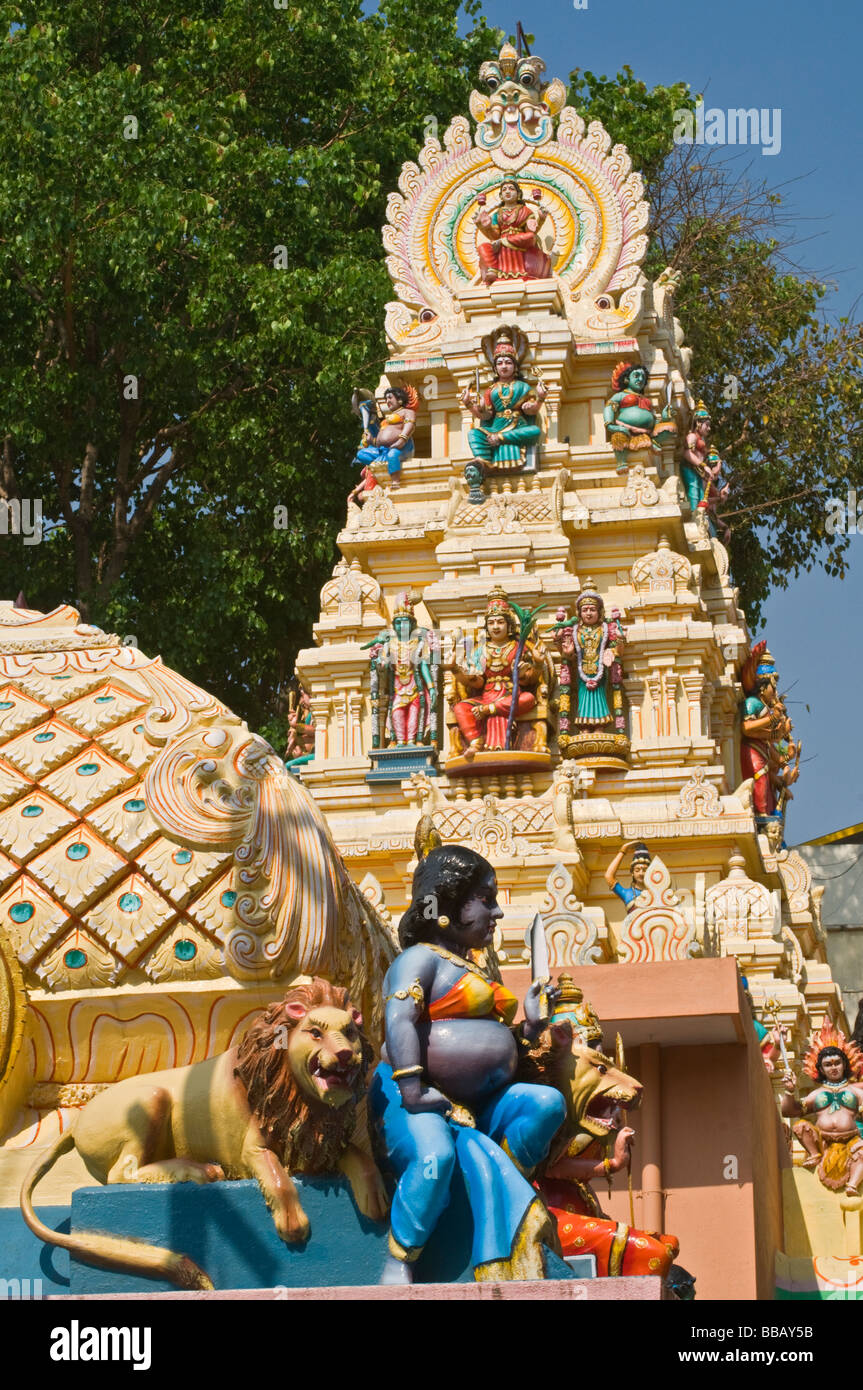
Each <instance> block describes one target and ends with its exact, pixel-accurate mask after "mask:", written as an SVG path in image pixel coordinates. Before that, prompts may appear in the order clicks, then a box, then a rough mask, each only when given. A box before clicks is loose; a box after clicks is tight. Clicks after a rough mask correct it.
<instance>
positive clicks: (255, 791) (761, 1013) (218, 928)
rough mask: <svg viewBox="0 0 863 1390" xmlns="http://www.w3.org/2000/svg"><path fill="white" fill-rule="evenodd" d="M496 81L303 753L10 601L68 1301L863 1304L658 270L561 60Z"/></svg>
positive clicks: (9, 751) (433, 159) (707, 464)
mask: <svg viewBox="0 0 863 1390" xmlns="http://www.w3.org/2000/svg"><path fill="white" fill-rule="evenodd" d="M479 88H480V89H481V90H479V89H478V90H477V91H475V92H474V93H473V94H472V97H471V102H470V116H471V117H472V120H469V119H468V118H467V116H459V117H457V118H456V119H454V120H453V121H452V123H451V124H450V126H449V128H448V129H447V130H446V131H445V133H444V134H443V135H442V137H441V139H437V138H432V137H429V138H428V139H427V140H426V143H425V144H424V146H423V148H422V150H421V151H420V152H419V155H418V157H417V162H416V163H408V164H406V165H405V166H404V168H403V171H402V175H401V178H400V180H399V188H398V190H394V191H393V192H392V194H391V196H390V198H389V203H388V211H387V225H386V226H385V227H384V229H383V244H384V250H385V254H386V264H387V268H388V270H389V274H390V276H391V279H392V285H393V298H392V301H391V303H390V304H389V305H388V306H387V313H386V325H385V327H386V335H387V343H388V351H389V354H390V355H389V360H388V361H387V363H386V369H385V372H384V374H383V377H382V379H381V380H380V382H378V383H375V382H358V383H352V384H351V385H352V386H354V385H355V387H356V389H355V391H354V399H353V406H354V410H355V413H356V416H357V449H356V457H355V460H354V462H355V464H356V470H357V472H356V477H357V480H358V481H357V485H356V487H355V488H354V489H353V491H352V492H351V494H350V497H349V498H348V500H347V514H346V517H345V523H344V526H343V528H342V530H341V531H340V533H339V535H338V551H339V557H338V560H337V562H336V564H335V567H334V569H333V573H332V578H331V579H330V580H328V582H327V583H326V584H325V585H324V588H323V590H322V592H321V604H320V617H319V620H318V622H317V623H316V624H315V626H314V630H313V632H312V633H310V634H309V642H308V646H307V647H306V648H305V649H304V650H302V651H301V652H300V653H299V656H298V658H297V662H296V676H297V682H296V686H295V689H294V692H293V698H292V705H291V715H290V734H289V742H288V754H287V765H286V764H285V762H283V761H282V759H281V758H279V757H277V756H276V754H275V753H274V752H273V751H272V749H271V748H270V747H269V746H268V745H267V744H266V743H265V742H264V741H263V740H262V739H261V738H259V737H258V736H257V735H255V734H254V733H253V732H251V731H250V730H249V729H248V728H247V727H246V726H245V725H244V724H243V723H242V722H241V721H240V720H239V719H238V718H237V717H235V716H234V715H233V714H232V713H231V711H230V710H228V709H226V708H225V707H224V706H223V705H222V704H221V703H220V702H219V701H218V700H216V699H215V698H213V697H211V696H210V695H208V694H207V692H205V691H203V690H201V689H199V688H197V687H195V686H193V685H191V684H190V683H189V682H188V681H187V680H186V679H185V678H184V677H183V676H182V675H181V674H177V673H176V672H174V671H172V670H169V669H168V668H167V667H165V666H164V665H163V664H162V662H161V661H160V659H159V657H158V656H154V657H151V656H148V655H145V654H144V653H143V652H141V651H139V650H138V649H137V648H135V647H129V646H124V645H123V644H122V643H121V641H120V640H119V639H118V638H117V637H115V636H112V635H110V634H106V633H104V632H102V631H100V630H98V629H96V628H94V627H90V626H87V625H85V624H83V623H81V621H80V620H79V616H78V614H77V613H76V612H75V611H74V610H73V609H71V608H69V607H63V608H59V609H57V610H55V611H54V612H51V613H46V614H42V613H39V612H35V611H31V610H29V609H26V608H20V607H16V606H13V605H12V603H11V602H8V603H5V604H0V1237H2V1239H0V1250H2V1251H3V1252H4V1255H6V1254H7V1253H8V1252H14V1269H15V1270H16V1271H20V1273H19V1275H18V1277H21V1278H24V1277H27V1278H32V1279H41V1280H42V1281H43V1282H44V1284H45V1286H46V1287H49V1288H50V1290H51V1291H52V1292H59V1293H72V1294H82V1293H100V1294H103V1295H109V1294H111V1293H114V1292H122V1291H131V1292H138V1293H142V1292H144V1293H146V1292H148V1291H158V1290H167V1289H172V1288H187V1289H199V1290H200V1289H207V1288H211V1287H213V1286H215V1288H217V1289H241V1288H244V1289H264V1288H269V1289H272V1288H278V1289H280V1290H282V1292H284V1291H285V1290H287V1291H290V1290H292V1289H302V1288H312V1287H318V1288H319V1287H321V1286H332V1287H335V1288H348V1289H349V1288H351V1287H353V1288H355V1289H356V1288H357V1287H359V1286H363V1287H366V1288H368V1287H370V1286H372V1285H374V1286H380V1285H385V1286H389V1288H390V1290H391V1295H390V1296H396V1294H395V1292H394V1290H395V1289H396V1288H397V1289H398V1291H399V1292H398V1296H401V1297H405V1298H410V1297H412V1296H415V1295H416V1293H417V1292H418V1286H419V1285H421V1284H423V1283H448V1284H452V1285H456V1286H457V1288H458V1289H459V1290H461V1291H462V1296H468V1293H469V1292H473V1291H475V1290H476V1287H477V1285H478V1284H483V1283H486V1284H487V1283H489V1282H491V1283H497V1284H501V1285H503V1284H511V1283H512V1281H514V1280H515V1281H523V1280H543V1279H545V1280H551V1281H555V1290H556V1292H555V1295H554V1296H555V1297H561V1296H564V1294H565V1285H566V1283H567V1281H572V1280H578V1281H581V1282H582V1283H583V1285H584V1286H585V1287H586V1288H587V1291H588V1292H587V1297H588V1299H589V1298H590V1297H591V1296H592V1295H591V1292H590V1290H591V1288H597V1289H598V1288H599V1286H600V1281H601V1282H602V1286H603V1287H605V1286H606V1284H607V1282H611V1283H614V1282H615V1281H616V1284H615V1287H616V1288H617V1289H618V1290H619V1296H620V1297H622V1298H630V1297H635V1296H639V1297H649V1298H655V1299H657V1300H658V1299H662V1298H669V1297H682V1298H687V1297H691V1296H692V1294H693V1290H694V1293H695V1296H696V1297H697V1298H707V1299H750V1300H755V1299H759V1300H769V1299H773V1298H777V1297H778V1298H785V1299H788V1298H807V1299H815V1298H839V1297H845V1298H847V1297H851V1298H854V1297H861V1296H863V1282H861V1281H863V1261H861V1255H863V1250H861V1212H863V1195H861V1194H863V1188H861V1181H863V1139H861V1138H860V1133H859V1132H858V1127H857V1116H858V1115H859V1113H860V1109H861V1106H863V1055H861V1054H860V1053H859V1052H858V1051H857V1049H856V1047H855V1046H854V1044H853V1042H851V1041H850V1029H849V1025H848V1021H847V1019H846V1018H845V1016H844V1013H843V1011H842V1001H841V996H840V993H839V990H838V988H837V985H836V984H835V983H834V980H833V978H832V976H831V971H830V967H829V965H828V963H827V959H826V953H825V936H824V932H823V930H822V926H821V922H820V915H819V899H820V895H821V890H820V889H819V888H818V886H817V885H815V884H813V882H812V880H811V876H810V873H809V870H808V869H807V866H806V864H805V863H804V861H803V859H802V858H801V856H800V855H799V854H797V853H796V852H795V851H794V850H790V849H788V848H787V847H786V844H785V836H784V816H785V808H786V805H787V801H788V798H789V797H790V796H791V795H792V794H796V795H798V796H804V795H805V785H803V784H801V783H798V781H797V773H798V764H799V746H798V745H797V743H796V741H795V735H794V730H793V728H792V726H791V722H790V720H789V718H788V714H787V711H786V709H785V706H784V703H783V699H782V695H781V678H780V674H779V670H780V667H781V652H778V651H776V652H774V653H773V654H771V652H770V651H769V650H768V648H767V645H766V643H765V642H764V641H756V640H755V638H756V634H753V633H750V631H749V629H748V628H747V623H746V617H745V614H744V612H743V611H742V610H741V607H740V606H739V596H738V591H737V589H735V587H734V583H733V576H732V575H731V574H730V573H729V558H728V551H727V549H726V545H725V544H724V541H725V540H727V535H726V533H725V531H724V524H723V522H722V518H721V516H720V515H718V514H717V509H718V505H719V503H720V501H721V498H722V496H723V488H724V482H723V473H722V461H721V459H720V457H719V456H718V454H717V453H716V451H715V450H714V449H713V448H712V446H711V445H710V442H709V437H710V419H709V415H708V412H707V411H706V409H705V408H704V406H703V405H702V404H701V402H700V399H699V390H698V382H697V380H692V379H691V377H690V356H691V354H690V351H689V349H688V348H687V346H686V325H685V324H681V323H679V322H678V321H677V319H676V318H675V317H674V291H675V279H674V276H673V275H672V274H671V273H670V272H666V273H664V274H662V275H660V276H659V278H658V279H657V280H655V281H650V280H649V279H648V278H647V277H646V276H645V273H644V271H643V269H642V263H643V260H644V257H645V253H646V250H647V235H646V228H647V224H648V207H647V204H646V203H645V201H644V199H643V184H642V179H641V177H640V175H639V173H638V171H637V170H634V169H633V168H632V167H631V161H630V157H629V155H628V153H627V151H626V149H625V148H624V147H623V146H622V145H615V146H612V144H611V140H610V138H609V136H608V134H607V133H606V131H605V130H604V129H603V127H602V126H601V125H600V124H599V123H597V122H594V123H592V124H591V125H589V126H587V127H586V126H585V123H584V122H583V120H582V119H581V118H580V117H579V115H578V114H577V113H576V112H575V110H573V109H571V108H569V107H567V106H566V105H565V104H564V103H565V98H566V90H565V87H564V86H563V84H562V83H561V82H560V81H559V80H554V81H551V82H547V81H546V78H545V64H544V63H543V62H542V60H541V59H539V58H537V57H531V56H521V57H520V56H519V55H518V54H517V53H516V51H515V50H514V49H513V48H511V47H510V46H508V45H506V46H504V48H503V49H502V50H501V52H500V54H499V56H498V58H497V59H496V60H494V61H490V62H487V63H485V64H483V66H482V68H481V70H480V73H479ZM792 787H793V788H794V793H792ZM262 1193H263V1198H262V1196H261V1194H262ZM46 1252H47V1253H46ZM8 1258H9V1259H11V1258H12V1255H11V1254H9V1255H8ZM0 1266H2V1261H0ZM5 1273H6V1271H5V1270H4V1269H3V1268H2V1267H0V1276H3V1275H4V1274H5ZM9 1273H10V1275H11V1273H12V1265H11V1264H10V1270H9ZM634 1280H638V1281H643V1282H642V1283H641V1285H640V1286H639V1287H640V1293H639V1294H638V1295H636V1294H635V1293H634V1292H633V1288H634V1286H633V1283H632V1281H634ZM594 1281H597V1282H596V1283H594ZM561 1290H563V1291H564V1292H563V1293H561ZM858 1290H860V1292H858Z"/></svg>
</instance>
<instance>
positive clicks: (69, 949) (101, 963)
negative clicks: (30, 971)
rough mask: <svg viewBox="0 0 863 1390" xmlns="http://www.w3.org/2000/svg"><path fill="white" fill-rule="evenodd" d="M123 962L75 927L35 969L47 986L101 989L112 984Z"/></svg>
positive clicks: (52, 988)
mask: <svg viewBox="0 0 863 1390" xmlns="http://www.w3.org/2000/svg"><path fill="white" fill-rule="evenodd" d="M122 971H123V962H122V961H119V960H117V957H116V956H114V955H112V954H111V952H110V951H108V950H106V948H105V946H104V945H103V944H102V942H101V941H97V940H96V939H95V937H93V936H91V935H90V933H89V932H87V931H83V930H82V928H81V927H75V928H74V929H73V930H72V931H70V932H67V933H66V934H65V936H63V938H62V939H61V940H60V941H58V942H56V944H55V945H54V946H52V947H51V950H50V951H48V952H47V953H46V955H45V956H43V958H42V960H41V961H40V962H39V964H38V965H36V966H34V972H35V974H36V975H38V976H39V979H40V980H41V981H42V983H43V984H44V986H45V988H46V989H51V990H64V989H74V990H79V989H82V988H87V987H88V986H89V987H90V988H97V989H98V988H100V987H104V986H105V985H109V984H113V983H114V980H115V979H116V977H117V975H118V974H121V973H122Z"/></svg>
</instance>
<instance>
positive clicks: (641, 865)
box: [605, 840, 653, 912]
mask: <svg viewBox="0 0 863 1390" xmlns="http://www.w3.org/2000/svg"><path fill="white" fill-rule="evenodd" d="M628 849H632V864H631V866H630V876H631V882H630V883H629V884H628V885H627V884H620V883H618V881H617V874H618V870H619V869H620V865H621V863H622V861H623V856H624V855H625V854H626V851H627V850H628ZM652 858H653V856H652V855H651V853H650V850H649V849H648V848H647V845H645V844H644V843H643V842H642V841H641V840H627V841H626V843H625V844H623V845H621V847H620V849H619V850H618V852H617V854H616V855H615V856H614V858H613V859H612V861H611V863H610V864H609V866H608V868H607V869H606V871H605V881H606V883H607V884H608V886H609V888H610V889H611V891H612V893H615V894H616V895H617V897H618V898H620V901H621V902H622V903H623V905H624V907H625V908H626V910H627V912H629V910H630V908H631V907H632V905H633V903H634V902H635V900H636V898H637V897H639V895H640V894H641V893H643V892H644V875H645V874H646V873H647V868H648V865H649V864H650V861H651V859H652Z"/></svg>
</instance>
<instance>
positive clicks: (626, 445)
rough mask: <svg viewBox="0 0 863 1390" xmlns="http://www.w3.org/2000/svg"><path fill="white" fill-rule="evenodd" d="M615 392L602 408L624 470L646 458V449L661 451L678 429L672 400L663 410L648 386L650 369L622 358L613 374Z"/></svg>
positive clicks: (617, 462) (619, 469) (620, 469)
mask: <svg viewBox="0 0 863 1390" xmlns="http://www.w3.org/2000/svg"><path fill="white" fill-rule="evenodd" d="M611 385H612V389H613V393H614V394H613V395H611V396H610V397H609V399H608V401H607V402H606V406H605V410H604V411H603V419H604V420H605V427H606V430H607V431H608V437H609V440H610V442H611V446H612V448H613V449H614V458H615V462H616V466H617V471H618V473H625V472H626V470H627V468H628V467H629V465H630V464H631V463H643V462H645V461H646V459H645V457H644V456H645V453H646V454H647V455H648V456H649V454H650V452H651V451H653V452H655V453H658V452H660V450H661V447H662V445H663V444H664V443H666V442H667V441H668V440H671V439H673V438H674V436H675V435H676V433H677V425H676V423H675V421H674V420H673V418H672V411H671V404H670V401H669V402H667V403H666V405H665V406H664V407H663V409H662V411H661V413H657V411H656V408H655V406H654V404H653V402H652V401H651V399H650V397H649V396H646V395H645V391H646V390H647V371H646V369H645V368H644V367H642V366H641V365H639V364H635V363H632V362H619V363H618V364H617V366H616V367H615V369H614V371H613V372H612V374H611Z"/></svg>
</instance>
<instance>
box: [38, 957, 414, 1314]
mask: <svg viewBox="0 0 863 1390" xmlns="http://www.w3.org/2000/svg"><path fill="white" fill-rule="evenodd" d="M362 1024H363V1020H362V1017H361V1015H360V1013H359V1012H358V1011H357V1010H356V1009H355V1008H353V1007H352V1005H351V1003H350V1000H349V998H348V995H347V991H346V990H344V989H339V988H337V987H335V986H334V985H331V984H329V983H328V981H326V980H323V979H318V978H316V979H312V980H311V981H310V982H309V983H307V984H302V985H296V986H294V988H293V989H291V990H289V991H288V993H287V994H286V995H285V998H284V999H283V1000H282V1001H281V1002H280V1003H277V1004H272V1005H270V1007H269V1008H268V1009H267V1010H266V1011H265V1012H264V1013H263V1014H262V1015H261V1016H260V1017H259V1018H258V1019H257V1020H256V1021H255V1022H254V1023H253V1024H252V1026H251V1027H250V1028H249V1029H248V1030H247V1032H246V1034H245V1036H244V1038H243V1039H242V1041H241V1042H240V1044H239V1046H238V1047H232V1048H230V1049H229V1050H228V1051H227V1052H223V1053H220V1054H219V1055H218V1056H216V1057H211V1058H209V1059H208V1060H207V1061H204V1062H195V1063H192V1064H191V1065H190V1066H185V1067H175V1068H173V1069H172V1070H169V1071H157V1072H149V1073H146V1074H145V1075H143V1076H134V1077H129V1078H127V1079H126V1080H124V1081H118V1082H116V1083H115V1084H114V1085H113V1086H109V1087H107V1088H106V1089H105V1090H104V1091H102V1092H101V1093H100V1094H99V1095H97V1096H94V1097H93V1099H92V1100H91V1101H89V1102H88V1104H87V1105H86V1106H85V1107H84V1108H83V1110H81V1111H80V1112H79V1113H78V1114H77V1115H76V1117H75V1119H74V1121H73V1124H72V1127H71V1129H68V1128H67V1129H65V1130H64V1131H63V1132H62V1133H61V1134H60V1136H59V1137H58V1139H57V1140H56V1142H55V1143H54V1144H53V1145H52V1147H51V1148H50V1149H49V1150H48V1152H47V1153H45V1154H43V1155H42V1156H41V1157H40V1158H39V1159H38V1161H37V1162H36V1164H35V1165H34V1166H33V1168H32V1169H31V1170H30V1172H29V1173H28V1174H27V1176H26V1178H25V1179H24V1183H23V1186H22V1189H21V1211H22V1214H23V1216H24V1220H25V1221H26V1222H27V1225H28V1226H29V1227H30V1229H31V1230H32V1231H33V1232H34V1233H35V1234H36V1235H37V1236H39V1237H40V1239H41V1240H44V1241H46V1242H47V1243H48V1244H50V1245H59V1246H61V1247H62V1248H63V1249H65V1250H69V1251H71V1252H72V1254H73V1255H74V1256H75V1258H76V1259H79V1260H83V1261H84V1263H85V1264H92V1265H96V1266H98V1267H99V1268H107V1269H119V1270H123V1271H125V1272H128V1273H134V1274H139V1275H143V1276H145V1277H146V1276H149V1277H151V1278H157V1279H165V1280H168V1281H169V1282H170V1283H173V1284H176V1285H177V1287H178V1288H186V1289H206V1288H212V1287H213V1286H212V1283H211V1281H210V1280H209V1278H208V1277H207V1275H206V1274H205V1273H204V1271H203V1270H202V1269H200V1268H199V1267H198V1266H197V1265H195V1264H194V1263H193V1262H192V1261H191V1260H190V1259H189V1258H188V1257H187V1256H186V1255H183V1254H179V1253H175V1252H173V1251H171V1250H165V1249H161V1248H159V1247H157V1246H152V1245H145V1244H143V1243H142V1242H140V1241H137V1240H131V1239H125V1238H123V1237H121V1236H109V1235H100V1234H98V1233H96V1232H88V1231H79V1232H75V1233H74V1234H72V1235H65V1234H63V1233H62V1232H59V1231H54V1230H52V1229H51V1228H50V1227H49V1226H46V1225H45V1224H44V1222H42V1221H41V1220H40V1219H39V1217H38V1216H37V1215H36V1213H35V1211H34V1210H33V1191H34V1188H35V1187H36V1184H37V1183H38V1182H39V1180H40V1179H41V1178H42V1177H44V1176H45V1174H46V1173H47V1172H48V1171H49V1169H50V1168H52V1167H53V1166H54V1164H55V1163H56V1161H57V1160H58V1158H60V1157H61V1156H62V1155H63V1154H64V1153H68V1152H69V1151H70V1150H71V1149H73V1148H74V1149H76V1150H77V1151H78V1153H79V1154H80V1156H81V1158H82V1159H83V1160H84V1162H85V1163H86V1165H87V1167H88V1168H89V1170H90V1172H91V1173H92V1174H93V1176H94V1177H95V1178H97V1179H98V1181H100V1182H103V1183H130V1182H132V1183H141V1182H144V1183H147V1182H154V1183H163V1182H196V1183H210V1182H219V1181H223V1180H224V1179H225V1178H254V1179H256V1180H257V1182H258V1183H259V1185H260V1188H261V1191H262V1192H263V1194H264V1197H265V1199H266V1202H267V1206H268V1207H269V1209H270V1211H271V1212H272V1216H273V1222H274V1224H275V1227H276V1230H277V1232H278V1234H279V1236H280V1237H281V1239H282V1240H283V1241H286V1242H287V1243H288V1244H296V1243H297V1242H300V1241H303V1240H305V1238H306V1237H307V1236H308V1234H309V1222H308V1219H307V1217H306V1215H305V1212H304V1211H303V1208H302V1206H301V1204H300V1199H299V1195H298V1193H297V1189H296V1187H295V1185H294V1183H293V1181H292V1178H291V1174H292V1173H306V1174H315V1173H336V1172H340V1173H342V1174H344V1176H345V1177H347V1179H348V1180H349V1182H350V1184H351V1189H352V1191H353V1194H354V1198H355V1200H356V1203H357V1206H358V1207H359V1210H360V1212H361V1213H362V1214H363V1215H364V1216H367V1217H369V1218H370V1219H371V1220H373V1221H382V1220H383V1219H384V1217H385V1216H386V1213H387V1197H386V1192H385V1190H384V1186H383V1183H382V1181H381V1176H380V1173H379V1172H378V1170H377V1168H376V1166H375V1164H374V1162H373V1161H372V1159H371V1158H369V1157H368V1155H367V1154H366V1153H364V1152H363V1151H362V1149H360V1148H359V1147H357V1146H356V1145H354V1144H353V1143H352V1142H351V1136H352V1134H353V1132H354V1129H355V1126H356V1123H357V1113H356V1112H357V1105H358V1102H359V1100H360V1099H361V1097H362V1096H363V1095H364V1093H365V1077H366V1072H367V1070H368V1066H369V1063H370V1061H371V1056H372V1051H371V1047H370V1046H369V1044H368V1042H367V1041H366V1039H365V1036H364V1034H363V1032H362Z"/></svg>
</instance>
